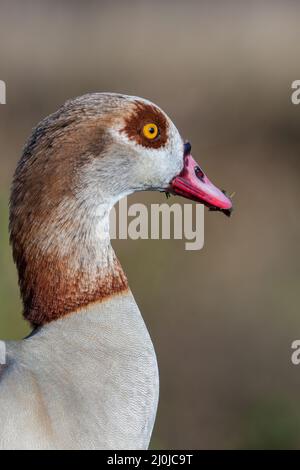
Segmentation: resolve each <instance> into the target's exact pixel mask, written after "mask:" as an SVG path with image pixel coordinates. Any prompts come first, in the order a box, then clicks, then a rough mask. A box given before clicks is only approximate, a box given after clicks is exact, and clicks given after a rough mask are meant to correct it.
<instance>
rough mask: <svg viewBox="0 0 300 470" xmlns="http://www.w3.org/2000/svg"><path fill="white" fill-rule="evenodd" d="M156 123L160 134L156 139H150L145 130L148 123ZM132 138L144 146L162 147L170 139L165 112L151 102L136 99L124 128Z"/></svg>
mask: <svg viewBox="0 0 300 470" xmlns="http://www.w3.org/2000/svg"><path fill="white" fill-rule="evenodd" d="M151 123H153V124H155V125H156V126H157V128H158V134H157V137H155V139H149V138H147V137H146V136H145V133H144V132H143V129H144V126H146V125H147V124H151ZM122 131H123V132H125V133H126V135H127V137H129V139H130V140H134V141H135V142H136V143H137V144H139V145H143V146H144V147H150V148H160V147H163V146H164V145H165V144H166V142H167V140H168V122H167V119H166V117H165V116H164V115H163V113H162V112H161V111H160V110H159V109H157V108H156V107H155V106H153V105H151V104H146V103H142V102H140V101H135V102H134V106H133V110H132V112H131V113H130V114H129V115H128V117H126V119H125V126H124V128H123V129H122Z"/></svg>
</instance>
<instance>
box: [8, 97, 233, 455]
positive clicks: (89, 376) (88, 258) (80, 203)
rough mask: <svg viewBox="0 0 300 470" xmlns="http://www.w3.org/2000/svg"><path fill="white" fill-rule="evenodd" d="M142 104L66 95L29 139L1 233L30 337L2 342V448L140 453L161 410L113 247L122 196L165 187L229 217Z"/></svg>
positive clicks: (157, 115) (153, 110) (215, 192)
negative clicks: (112, 215)
mask: <svg viewBox="0 0 300 470" xmlns="http://www.w3.org/2000/svg"><path fill="white" fill-rule="evenodd" d="M190 151H191V148H190V145H189V144H188V143H185V144H184V143H183V140H182V138H181V137H180V134H179V132H178V130H177V129H176V127H175V125H174V124H173V123H172V121H171V120H170V119H169V118H168V117H167V115H166V114H165V113H164V112H163V111H162V110H161V109H160V108H159V107H157V106H156V105H154V104H153V103H151V102H149V101H147V100H145V99H141V98H137V97H131V96H125V95H121V94H113V93H94V94H88V95H85V96H82V97H79V98H76V99H73V100H70V101H67V102H66V103H65V104H64V105H63V106H62V107H61V108H60V109H59V110H58V111H56V112H55V113H54V114H52V115H51V116H49V117H47V118H46V119H44V120H43V121H42V122H41V123H40V124H39V125H38V126H37V127H36V129H35V130H34V131H33V133H32V135H31V137H30V138H29V140H28V142H27V144H26V146H25V149H24V151H23V155H22V158H21V160H20V162H19V164H18V166H17V169H16V172H15V176H14V180H13V185H12V192H11V200H10V239H11V244H12V248H13V256H14V260H15V262H16V265H17V269H18V274H19V285H20V290H21V296H22V300H23V306H24V316H25V318H26V319H27V320H28V321H29V322H30V323H31V325H32V327H33V331H32V333H31V335H30V336H29V337H28V338H25V339H24V340H22V341H18V342H7V343H6V364H5V365H4V366H2V369H1V372H0V423H1V426H0V449H146V448H147V447H148V445H149V441H150V437H151V432H152V428H153V425H154V420H155V415H156V408H157V403H158V393H159V380H158V368H157V362H156V356H155V352H154V349H153V345H152V342H151V339H150V336H149V334H148V331H147V328H146V326H145V324H144V321H143V319H142V316H141V314H140V311H139V309H138V307H137V305H136V303H135V300H134V298H133V295H132V293H131V291H130V289H129V287H128V283H127V279H126V276H125V274H124V272H123V270H122V268H121V266H120V263H119V261H118V259H117V258H116V256H115V253H114V251H113V249H112V247H111V244H110V238H109V212H110V209H111V208H112V206H113V205H114V204H115V203H116V202H117V201H118V200H119V199H120V198H122V197H123V196H125V195H128V194H130V193H133V192H134V191H142V190H157V191H167V192H171V193H174V194H180V195H181V196H184V197H187V198H190V199H193V200H196V201H199V202H201V203H204V204H206V205H207V206H209V207H210V208H212V209H217V210H222V211H223V212H225V213H227V214H229V212H230V211H231V207H232V203H231V200H230V199H229V198H228V197H227V196H226V195H225V194H224V193H223V192H222V191H220V190H219V189H217V188H216V187H215V186H214V185H213V184H212V183H211V182H210V181H209V180H208V179H207V177H206V175H205V174H204V173H203V172H202V170H201V169H200V167H199V166H198V165H197V164H196V162H195V161H194V160H193V158H192V156H191V153H190Z"/></svg>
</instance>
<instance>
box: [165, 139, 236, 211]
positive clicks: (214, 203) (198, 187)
mask: <svg viewBox="0 0 300 470" xmlns="http://www.w3.org/2000/svg"><path fill="white" fill-rule="evenodd" d="M183 158H184V167H183V169H182V171H181V173H180V174H179V175H178V176H175V178H173V180H172V181H171V183H170V188H169V192H170V193H173V194H178V195H180V196H183V197H186V198H187V199H192V200H193V201H197V202H201V203H202V204H205V205H206V206H208V207H209V208H210V210H216V211H221V212H224V214H226V215H228V216H230V214H231V212H232V202H231V199H230V198H229V197H228V196H226V194H225V191H221V190H220V189H218V188H217V187H216V186H215V185H214V184H213V183H212V182H211V181H210V180H209V179H208V178H207V176H206V175H205V174H204V173H203V171H202V170H201V168H200V167H199V165H198V164H197V162H195V160H194V159H193V157H192V155H191V145H190V144H189V143H188V142H187V143H185V144H184V157H183Z"/></svg>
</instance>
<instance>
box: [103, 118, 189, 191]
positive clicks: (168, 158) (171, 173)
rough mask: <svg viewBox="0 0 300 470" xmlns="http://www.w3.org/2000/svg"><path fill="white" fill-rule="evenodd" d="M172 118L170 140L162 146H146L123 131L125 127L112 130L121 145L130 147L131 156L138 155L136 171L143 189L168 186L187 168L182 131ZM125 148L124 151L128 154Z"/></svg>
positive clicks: (133, 182) (113, 135)
mask: <svg viewBox="0 0 300 470" xmlns="http://www.w3.org/2000/svg"><path fill="white" fill-rule="evenodd" d="M167 119H168V124H169V126H168V141H167V143H166V145H164V146H163V147H161V148H150V147H144V146H143V145H140V144H138V143H137V142H135V141H134V140H133V139H130V138H128V136H127V135H126V134H125V133H124V132H123V131H122V126H121V125H119V126H118V127H117V128H116V127H115V128H113V129H111V130H110V132H111V135H112V137H113V138H114V140H115V141H116V142H118V144H119V146H120V148H123V149H126V154H127V156H128V158H134V157H135V158H136V157H138V158H136V162H135V168H134V173H135V177H136V181H132V184H136V187H138V188H139V189H145V190H147V189H162V190H163V189H166V188H167V186H168V185H169V183H170V181H171V180H172V179H173V178H174V177H175V176H177V175H178V174H179V173H180V172H181V170H182V168H183V141H182V138H181V137H180V134H179V132H178V130H177V128H176V127H175V125H174V124H173V122H172V121H171V120H170V119H169V118H167ZM124 153H125V152H124V150H123V154H124Z"/></svg>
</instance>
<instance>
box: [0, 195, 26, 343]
mask: <svg viewBox="0 0 300 470" xmlns="http://www.w3.org/2000/svg"><path fill="white" fill-rule="evenodd" d="M21 312H22V306H21V302H20V296H19V289H18V285H17V272H16V269H15V266H14V264H13V261H12V255H11V250H10V247H9V240H8V200H7V198H6V197H4V195H1V194H0V337H1V339H12V338H15V339H19V338H22V337H24V335H26V334H27V333H28V331H29V327H28V325H27V323H26V322H25V321H24V320H23V318H22V313H21Z"/></svg>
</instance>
